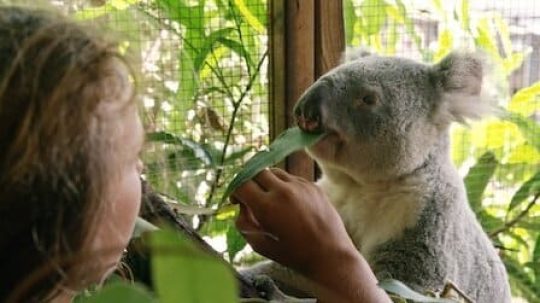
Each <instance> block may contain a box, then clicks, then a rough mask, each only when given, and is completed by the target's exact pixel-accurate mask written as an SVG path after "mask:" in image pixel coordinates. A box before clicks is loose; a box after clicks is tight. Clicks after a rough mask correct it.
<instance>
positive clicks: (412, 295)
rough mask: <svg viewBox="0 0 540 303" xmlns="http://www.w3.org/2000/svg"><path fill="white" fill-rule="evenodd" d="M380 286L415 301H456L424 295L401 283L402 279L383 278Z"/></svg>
mask: <svg viewBox="0 0 540 303" xmlns="http://www.w3.org/2000/svg"><path fill="white" fill-rule="evenodd" d="M379 287H380V288H382V289H384V290H385V291H387V292H390V293H393V294H396V295H399V296H400V297H403V298H405V299H408V300H413V301H414V302H420V303H428V302H430V303H455V302H454V301H452V300H449V299H442V298H433V297H428V296H424V295H422V294H419V293H417V292H415V291H414V290H412V289H410V288H409V287H408V286H407V285H405V284H403V283H401V282H400V281H398V280H394V279H388V280H383V281H381V282H379Z"/></svg>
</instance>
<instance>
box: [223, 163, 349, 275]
mask: <svg viewBox="0 0 540 303" xmlns="http://www.w3.org/2000/svg"><path fill="white" fill-rule="evenodd" d="M232 200H233V203H239V204H240V214H239V216H238V218H237V221H236V226H237V228H238V230H240V232H241V233H242V234H243V235H244V237H245V238H246V240H247V241H248V242H249V243H250V244H251V246H252V247H253V249H254V250H255V251H257V252H258V253H260V254H262V255H264V256H266V257H268V258H270V259H273V260H275V261H276V262H278V263H281V264H282V265H284V266H287V267H290V268H292V269H295V270H297V271H298V272H300V273H303V274H305V275H308V276H310V275H311V274H315V271H317V270H319V268H320V267H321V264H322V263H324V264H326V265H328V266H333V265H335V264H332V261H333V260H336V262H341V261H342V260H343V259H344V258H347V257H350V255H351V254H357V251H356V248H355V247H354V245H353V244H352V241H351V240H350V238H349V236H348V235H347V232H346V231H345V227H344V225H343V222H342V221H341V218H340V217H339V215H338V213H337V211H336V210H335V209H334V207H333V206H332V205H331V204H330V202H329V201H328V199H327V197H326V195H325V194H324V193H323V192H322V190H321V189H320V188H319V187H317V186H316V185H314V184H313V183H311V182H309V181H307V180H305V179H302V178H299V177H296V176H293V175H290V174H288V173H286V172H284V171H282V170H279V169H271V170H264V171H263V172H261V173H259V174H258V175H257V176H256V177H255V178H254V179H252V180H250V181H248V182H246V183H245V184H244V185H242V186H240V187H239V188H238V189H237V190H236V191H235V192H234V193H233V195H232ZM330 264H332V265H330Z"/></svg>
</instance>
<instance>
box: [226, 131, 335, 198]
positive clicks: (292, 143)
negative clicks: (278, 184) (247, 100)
mask: <svg viewBox="0 0 540 303" xmlns="http://www.w3.org/2000/svg"><path fill="white" fill-rule="evenodd" d="M324 136H325V133H317V134H313V133H307V132H304V131H302V130H301V129H300V128H298V127H293V128H289V129H287V130H286V131H285V132H283V133H281V134H280V135H279V136H278V137H277V138H276V139H275V140H274V141H273V142H272V144H270V146H269V147H268V149H267V150H263V151H260V152H258V153H256V154H255V155H254V156H253V157H252V158H251V159H249V160H248V161H247V162H246V163H245V164H244V166H243V167H242V169H241V170H240V171H239V172H238V174H236V176H235V177H234V178H233V180H232V181H231V182H230V183H229V185H228V186H227V189H225V193H224V194H223V197H222V198H221V202H223V201H225V200H226V199H227V198H228V197H229V196H230V194H231V193H232V192H233V191H234V190H235V189H237V188H238V187H239V186H240V185H242V184H244V183H245V182H246V181H248V180H250V179H251V178H253V177H255V176H256V175H257V174H258V173H259V172H261V171H262V170H263V169H265V168H267V167H269V166H272V165H275V164H277V163H278V162H280V161H281V160H283V159H284V158H285V157H287V156H288V155H290V154H292V153H293V152H295V151H298V150H301V149H304V148H306V147H310V146H311V145H313V144H315V143H317V141H319V140H320V139H322V138H323V137H324Z"/></svg>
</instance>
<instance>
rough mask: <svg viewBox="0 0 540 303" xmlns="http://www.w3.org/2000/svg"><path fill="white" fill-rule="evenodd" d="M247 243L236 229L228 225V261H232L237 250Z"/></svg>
mask: <svg viewBox="0 0 540 303" xmlns="http://www.w3.org/2000/svg"><path fill="white" fill-rule="evenodd" d="M246 245H247V243H246V240H245V239H244V237H243V236H242V235H241V234H240V232H239V231H238V229H236V228H234V226H230V227H229V229H228V230H227V252H228V253H229V262H231V263H232V262H233V260H234V257H235V256H236V255H237V254H238V252H239V251H241V250H242V249H244V247H246Z"/></svg>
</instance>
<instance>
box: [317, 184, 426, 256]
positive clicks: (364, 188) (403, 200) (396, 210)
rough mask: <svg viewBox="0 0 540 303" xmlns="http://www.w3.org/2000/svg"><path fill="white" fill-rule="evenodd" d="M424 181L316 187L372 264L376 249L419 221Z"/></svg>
mask: <svg viewBox="0 0 540 303" xmlns="http://www.w3.org/2000/svg"><path fill="white" fill-rule="evenodd" d="M423 181H424V180H422V178H419V177H413V178H409V179H408V180H400V181H391V182H379V183H374V184H364V185H361V184H359V183H357V182H354V181H353V180H352V179H348V178H346V179H344V180H330V179H328V178H325V177H323V178H322V179H321V180H320V181H319V182H318V183H317V184H318V185H319V186H320V187H321V188H322V189H323V190H324V192H325V193H326V194H327V195H328V197H329V198H330V201H331V202H332V203H333V204H334V206H335V207H336V209H337V211H338V212H339V214H340V215H341V217H342V219H343V222H344V223H345V226H346V228H347V231H348V232H349V235H350V236H351V238H352V240H353V242H354V243H355V245H356V247H357V248H358V250H359V251H360V252H361V253H362V254H363V255H364V257H365V258H367V259H368V261H369V255H370V253H371V252H372V251H373V249H374V248H375V247H377V246H378V245H380V244H382V243H385V242H387V241H389V240H391V239H394V238H397V237H399V236H400V235H401V233H402V232H403V231H404V230H405V228H407V227H412V226H414V225H415V224H416V222H417V220H418V215H419V213H420V211H421V209H422V208H423V203H424V202H422V201H425V199H422V196H423V195H424V193H425V187H424V186H423V184H425V183H424V182H423Z"/></svg>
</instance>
